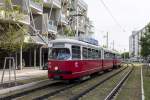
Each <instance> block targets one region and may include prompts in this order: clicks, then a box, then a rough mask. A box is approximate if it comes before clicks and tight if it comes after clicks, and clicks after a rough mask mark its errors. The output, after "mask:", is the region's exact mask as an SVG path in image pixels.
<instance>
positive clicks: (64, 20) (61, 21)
mask: <svg viewBox="0 0 150 100" xmlns="http://www.w3.org/2000/svg"><path fill="white" fill-rule="evenodd" d="M57 21H58V22H59V23H58V24H59V25H67V24H68V20H67V18H66V16H65V15H64V14H61V15H60V16H59V17H58V18H57Z"/></svg>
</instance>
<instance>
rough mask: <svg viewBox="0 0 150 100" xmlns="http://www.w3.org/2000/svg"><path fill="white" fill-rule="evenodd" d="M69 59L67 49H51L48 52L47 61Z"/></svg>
mask: <svg viewBox="0 0 150 100" xmlns="http://www.w3.org/2000/svg"><path fill="white" fill-rule="evenodd" d="M69 58H70V51H69V49H68V48H52V49H51V50H50V52H49V59H56V60H67V59H69Z"/></svg>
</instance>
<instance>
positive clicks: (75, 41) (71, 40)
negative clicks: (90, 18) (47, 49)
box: [50, 38, 102, 49]
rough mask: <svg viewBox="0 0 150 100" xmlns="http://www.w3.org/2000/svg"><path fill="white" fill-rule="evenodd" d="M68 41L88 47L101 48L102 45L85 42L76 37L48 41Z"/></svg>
mask: <svg viewBox="0 0 150 100" xmlns="http://www.w3.org/2000/svg"><path fill="white" fill-rule="evenodd" d="M61 42H62V43H70V44H77V45H83V46H88V47H94V48H100V49H102V47H100V46H97V45H93V44H90V43H86V42H83V41H80V40H77V39H66V38H65V39H56V40H52V41H51V42H50V43H61Z"/></svg>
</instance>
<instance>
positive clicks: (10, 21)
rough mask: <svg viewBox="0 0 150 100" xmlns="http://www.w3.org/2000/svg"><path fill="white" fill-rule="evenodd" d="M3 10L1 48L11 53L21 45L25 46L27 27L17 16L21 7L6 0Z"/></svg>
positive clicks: (0, 26)
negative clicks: (14, 5)
mask: <svg viewBox="0 0 150 100" xmlns="http://www.w3.org/2000/svg"><path fill="white" fill-rule="evenodd" d="M1 10H2V11H3V12H4V14H5V17H4V20H3V21H1V22H0V49H1V50H2V51H5V52H8V53H9V54H10V55H11V54H12V53H14V52H17V51H18V50H19V49H20V47H21V46H23V47H24V45H23V43H24V34H25V33H26V30H27V27H25V26H24V25H23V24H20V23H19V22H18V20H19V19H17V18H16V16H15V14H16V13H15V12H16V10H17V11H19V10H20V7H19V6H16V7H13V6H12V3H11V0H5V6H4V7H3V8H2V9H1ZM20 17H21V16H20Z"/></svg>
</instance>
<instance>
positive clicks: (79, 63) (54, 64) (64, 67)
mask: <svg viewBox="0 0 150 100" xmlns="http://www.w3.org/2000/svg"><path fill="white" fill-rule="evenodd" d="M49 66H51V67H49V71H48V76H49V78H54V79H64V80H68V79H75V78H81V77H83V76H87V75H90V74H92V73H95V72H98V71H101V70H102V61H101V60H74V61H50V65H49Z"/></svg>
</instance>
